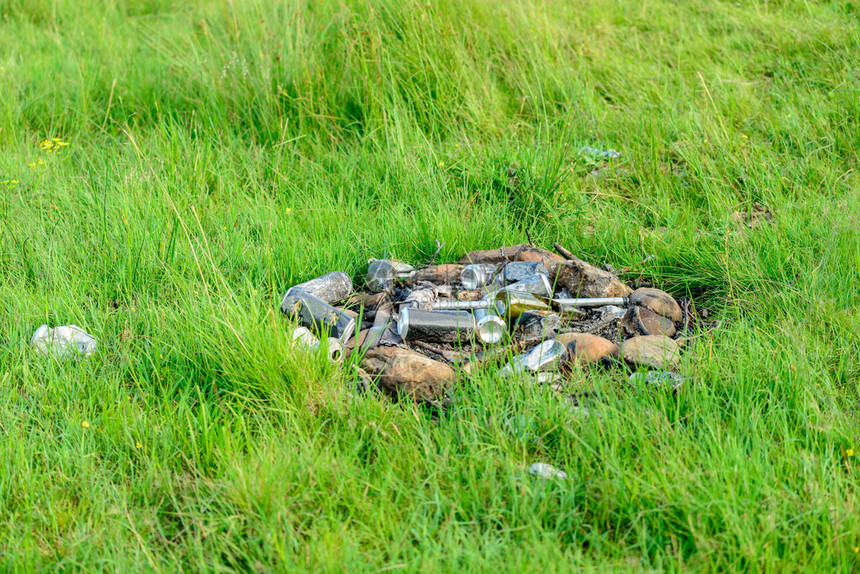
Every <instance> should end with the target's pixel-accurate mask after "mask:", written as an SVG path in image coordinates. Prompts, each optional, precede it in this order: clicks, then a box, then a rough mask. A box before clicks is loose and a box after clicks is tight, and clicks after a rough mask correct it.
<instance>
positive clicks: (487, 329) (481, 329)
mask: <svg viewBox="0 0 860 574" xmlns="http://www.w3.org/2000/svg"><path fill="white" fill-rule="evenodd" d="M485 299H486V301H487V303H488V307H487V308H484V309H475V336H476V337H477V339H478V340H479V341H481V342H482V343H484V344H485V345H495V344H496V343H498V342H499V341H501V340H502V338H503V337H504V336H505V333H507V331H508V325H507V323H505V321H504V320H503V319H502V318H501V317H499V314H501V313H504V308H501V306H500V305H498V301H495V300H494V299H491V298H490V297H489V296H487V297H485ZM500 308H501V310H500Z"/></svg>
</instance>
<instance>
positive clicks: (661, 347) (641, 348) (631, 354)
mask: <svg viewBox="0 0 860 574" xmlns="http://www.w3.org/2000/svg"><path fill="white" fill-rule="evenodd" d="M621 354H622V355H623V356H624V360H626V361H627V362H629V363H632V364H634V365H638V366H642V367H651V368H652V369H673V368H676V367H677V366H678V364H679V363H680V362H681V347H680V346H679V345H678V343H676V342H675V341H674V340H672V339H670V338H669V337H666V336H665V335H647V336H644V337H633V338H631V339H627V340H626V341H624V343H623V344H622V345H621Z"/></svg>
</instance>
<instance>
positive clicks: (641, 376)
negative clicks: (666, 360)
mask: <svg viewBox="0 0 860 574" xmlns="http://www.w3.org/2000/svg"><path fill="white" fill-rule="evenodd" d="M627 382H628V383H630V386H631V387H633V388H634V389H635V388H639V387H652V388H653V387H669V388H671V389H672V390H673V391H674V390H675V389H677V388H678V387H680V386H681V385H683V384H684V377H682V376H681V375H679V374H677V373H673V372H671V371H636V372H635V373H633V374H632V375H630V378H629V379H627Z"/></svg>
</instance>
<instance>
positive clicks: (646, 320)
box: [619, 307, 675, 337]
mask: <svg viewBox="0 0 860 574" xmlns="http://www.w3.org/2000/svg"><path fill="white" fill-rule="evenodd" d="M619 324H620V326H621V328H622V329H624V332H625V333H627V334H628V335H629V336H631V337H637V336H639V335H666V336H667V337H671V336H672V335H674V334H675V323H673V322H672V321H671V320H670V319H667V318H666V317H663V316H662V315H658V314H657V313H655V312H654V311H652V310H651V309H648V308H647V307H630V309H628V310H627V313H625V314H624V317H622V318H621V321H620V322H619Z"/></svg>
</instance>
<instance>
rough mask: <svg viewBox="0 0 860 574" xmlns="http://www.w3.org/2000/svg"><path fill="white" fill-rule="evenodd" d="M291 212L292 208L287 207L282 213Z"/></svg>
mask: <svg viewBox="0 0 860 574" xmlns="http://www.w3.org/2000/svg"><path fill="white" fill-rule="evenodd" d="M292 212H293V210H292V209H290V208H289V207H288V208H286V209H285V210H284V213H292Z"/></svg>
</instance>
